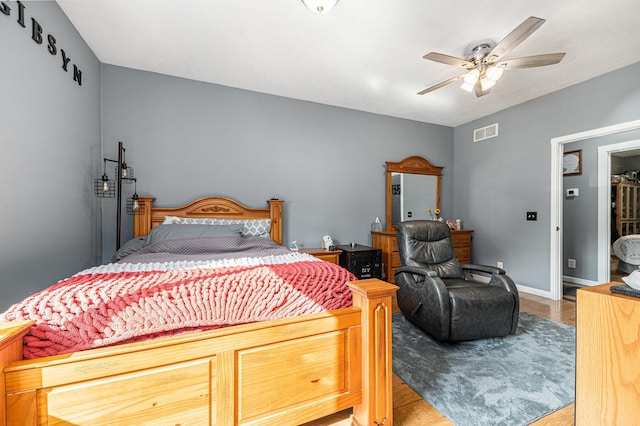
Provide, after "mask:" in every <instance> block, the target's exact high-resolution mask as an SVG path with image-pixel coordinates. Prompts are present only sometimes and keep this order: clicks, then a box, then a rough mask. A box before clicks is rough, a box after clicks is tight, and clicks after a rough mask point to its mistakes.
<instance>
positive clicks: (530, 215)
mask: <svg viewBox="0 0 640 426" xmlns="http://www.w3.org/2000/svg"><path fill="white" fill-rule="evenodd" d="M527 220H538V212H527Z"/></svg>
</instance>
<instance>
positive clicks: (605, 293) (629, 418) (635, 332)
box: [576, 283, 640, 426]
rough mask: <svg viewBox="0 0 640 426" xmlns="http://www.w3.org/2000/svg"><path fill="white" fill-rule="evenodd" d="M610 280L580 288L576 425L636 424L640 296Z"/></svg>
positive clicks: (639, 407) (639, 390) (639, 386)
mask: <svg viewBox="0 0 640 426" xmlns="http://www.w3.org/2000/svg"><path fill="white" fill-rule="evenodd" d="M620 284H621V283H609V284H603V285H598V286H593V287H588V288H583V289H580V290H578V293H577V299H578V300H577V316H576V319H577V326H576V327H577V328H576V425H579V426H583V425H605V424H606V425H616V424H617V425H622V424H638V423H637V422H638V419H640V333H639V330H640V298H637V297H630V296H623V295H619V294H615V293H611V292H610V290H609V288H610V287H611V286H612V285H620Z"/></svg>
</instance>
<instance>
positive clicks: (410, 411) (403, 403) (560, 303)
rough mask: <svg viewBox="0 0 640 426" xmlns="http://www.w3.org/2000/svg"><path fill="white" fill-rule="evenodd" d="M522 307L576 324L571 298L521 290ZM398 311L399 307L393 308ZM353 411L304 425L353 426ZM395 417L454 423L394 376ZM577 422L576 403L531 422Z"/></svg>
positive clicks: (543, 425)
mask: <svg viewBox="0 0 640 426" xmlns="http://www.w3.org/2000/svg"><path fill="white" fill-rule="evenodd" d="M520 309H521V310H522V311H526V312H530V313H532V314H536V315H539V316H541V317H544V318H548V319H550V320H553V321H557V322H561V323H564V324H568V325H571V326H574V327H575V325H576V304H575V302H574V301H572V300H550V299H546V298H544V297H539V296H534V295H531V294H528V293H524V292H520ZM394 310H397V308H394ZM350 415H351V410H345V411H342V412H340V413H336V414H334V415H332V416H329V417H325V418H323V419H320V420H317V421H314V422H311V423H307V424H306V425H305V426H348V425H349V426H350V425H352V422H351V421H350ZM393 420H394V424H395V425H398V426H427V425H433V426H441V425H452V424H453V423H451V422H450V421H449V420H448V419H447V418H446V417H444V416H443V415H442V414H440V413H439V412H438V411H437V410H436V409H435V408H433V407H432V406H431V405H429V403H428V402H426V401H424V400H423V399H422V398H421V397H420V395H418V394H417V393H415V392H414V391H413V390H412V389H411V388H410V387H409V386H408V385H406V384H405V383H404V382H403V381H402V380H401V379H400V378H399V377H397V376H396V375H394V376H393ZM573 423H574V404H571V405H569V406H567V407H564V408H562V409H560V410H558V411H555V412H553V413H551V414H549V415H548V416H546V417H543V418H541V419H540V420H538V421H536V422H534V423H531V424H532V425H535V426H548V425H554V426H564V425H567V426H570V425H573Z"/></svg>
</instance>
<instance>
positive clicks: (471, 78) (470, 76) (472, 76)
mask: <svg viewBox="0 0 640 426" xmlns="http://www.w3.org/2000/svg"><path fill="white" fill-rule="evenodd" d="M479 77H480V71H479V70H478V68H474V69H472V70H471V71H469V72H468V73H467V74H466V75H465V76H464V84H469V85H471V86H472V87H473V85H474V84H476V81H478V78H479Z"/></svg>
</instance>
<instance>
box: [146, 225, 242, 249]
mask: <svg viewBox="0 0 640 426" xmlns="http://www.w3.org/2000/svg"><path fill="white" fill-rule="evenodd" d="M241 232H242V225H240V224H233V225H183V224H174V225H158V226H156V227H155V228H153V229H152V230H151V232H149V235H147V240H146V242H145V246H148V245H150V244H153V243H157V242H158V241H165V240H179V239H181V238H207V237H240V236H241V235H240V234H241Z"/></svg>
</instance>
